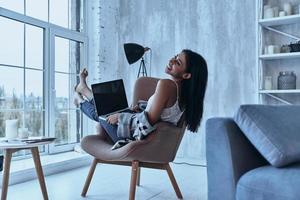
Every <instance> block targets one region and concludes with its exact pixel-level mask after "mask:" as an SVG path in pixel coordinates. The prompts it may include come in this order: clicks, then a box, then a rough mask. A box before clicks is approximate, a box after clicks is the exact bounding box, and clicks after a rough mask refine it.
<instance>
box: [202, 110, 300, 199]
mask: <svg viewBox="0 0 300 200" xmlns="http://www.w3.org/2000/svg"><path fill="white" fill-rule="evenodd" d="M250 108H251V106H250ZM263 109H265V108H263ZM272 109H274V108H272ZM291 109H292V108H291ZM297 109H299V107H298V108H297ZM275 110H276V108H275ZM299 110H300V109H299ZM257 112H258V113H257ZM295 113H297V112H295ZM257 114H258V115H259V111H256V115H257ZM298 114H299V115H296V114H292V116H289V117H293V115H295V116H294V118H295V119H299V118H300V112H298ZM285 115H286V114H285ZM283 117H286V116H283ZM267 118H268V116H267ZM270 118H273V120H274V121H276V120H277V119H276V118H280V116H279V115H275V114H274V116H271V117H270ZM259 120H260V119H259ZM277 121H278V123H279V124H277V125H280V123H282V121H281V119H278V120H277ZM296 121H297V120H295V123H296ZM298 123H299V124H300V120H299V121H298ZM290 125H291V124H289V126H290ZM297 126H298V125H297ZM243 128H244V129H243V130H244V131H241V129H240V127H239V126H238V125H237V123H236V120H234V119H233V118H211V119H208V120H207V122H206V159H207V178H208V200H234V199H238V200H299V199H300V162H294V163H290V164H287V165H286V166H281V167H274V166H272V165H270V164H269V163H270V162H268V161H267V160H266V159H265V157H266V156H264V157H263V156H262V154H261V153H259V152H258V150H257V149H258V148H256V147H254V146H253V145H252V143H253V142H250V141H249V139H248V138H249V137H246V136H245V133H244V132H247V130H246V129H245V127H243ZM298 132H299V134H298V135H300V130H299V131H298ZM295 133H297V130H296V132H295ZM295 144H298V143H295ZM294 148H295V146H293V149H294ZM296 148H297V147H296ZM298 148H299V150H300V146H298Z"/></svg>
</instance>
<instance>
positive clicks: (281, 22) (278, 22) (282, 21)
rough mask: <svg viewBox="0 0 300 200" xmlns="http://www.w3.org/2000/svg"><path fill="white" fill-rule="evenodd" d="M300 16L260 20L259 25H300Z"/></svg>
mask: <svg viewBox="0 0 300 200" xmlns="http://www.w3.org/2000/svg"><path fill="white" fill-rule="evenodd" d="M299 20H300V15H299V14H297V15H290V16H284V17H274V18H269V19H259V21H258V23H259V24H260V25H261V26H264V27H267V26H280V25H286V24H294V23H299Z"/></svg>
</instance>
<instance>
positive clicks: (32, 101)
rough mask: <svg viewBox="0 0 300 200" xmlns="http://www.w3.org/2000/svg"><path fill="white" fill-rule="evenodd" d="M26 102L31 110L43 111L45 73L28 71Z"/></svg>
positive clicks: (26, 77) (26, 76) (26, 73)
mask: <svg viewBox="0 0 300 200" xmlns="http://www.w3.org/2000/svg"><path fill="white" fill-rule="evenodd" d="M25 95H26V98H25V102H26V105H27V106H28V107H27V108H30V109H38V110H41V109H43V71H38V70H30V69H26V71H25Z"/></svg>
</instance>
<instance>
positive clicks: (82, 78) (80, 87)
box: [75, 68, 88, 94]
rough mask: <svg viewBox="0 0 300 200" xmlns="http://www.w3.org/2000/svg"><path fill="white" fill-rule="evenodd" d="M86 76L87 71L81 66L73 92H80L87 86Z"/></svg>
mask: <svg viewBox="0 0 300 200" xmlns="http://www.w3.org/2000/svg"><path fill="white" fill-rule="evenodd" d="M87 76H88V71H87V70H86V68H83V69H82V70H81V71H80V73H79V83H78V85H76V86H75V92H78V93H80V94H81V93H82V91H83V90H85V89H86V88H87V87H88V86H87V83H86V77H87Z"/></svg>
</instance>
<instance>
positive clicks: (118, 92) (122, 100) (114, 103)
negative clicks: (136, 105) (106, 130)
mask: <svg viewBox="0 0 300 200" xmlns="http://www.w3.org/2000/svg"><path fill="white" fill-rule="evenodd" d="M92 91H93V95H94V102H95V106H96V110H97V114H98V116H101V115H106V114H109V113H112V112H115V111H118V110H122V109H125V108H128V103H127V98H126V93H125V88H124V84H123V80H122V79H120V80H114V81H108V82H103V83H97V84H92Z"/></svg>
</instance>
